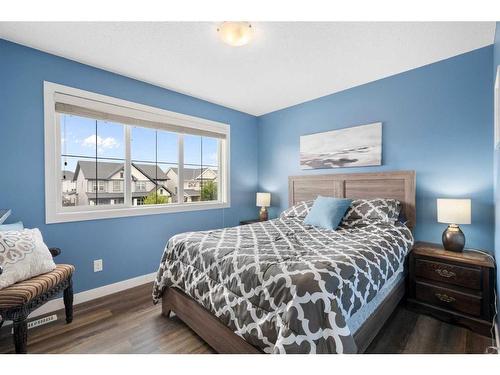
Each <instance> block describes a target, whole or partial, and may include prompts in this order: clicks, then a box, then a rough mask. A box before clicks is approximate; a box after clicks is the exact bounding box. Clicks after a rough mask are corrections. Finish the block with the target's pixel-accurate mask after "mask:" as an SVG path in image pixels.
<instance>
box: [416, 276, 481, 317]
mask: <svg viewBox="0 0 500 375" xmlns="http://www.w3.org/2000/svg"><path fill="white" fill-rule="evenodd" d="M416 298H417V300H418V301H422V302H426V303H429V304H431V305H435V306H440V307H443V308H445V309H448V310H454V311H459V312H462V313H465V314H468V315H472V316H481V300H482V298H481V297H480V296H477V295H473V294H466V293H461V292H458V291H456V290H452V289H448V288H442V287H439V286H437V285H433V284H427V283H424V282H418V281H417V288H416Z"/></svg>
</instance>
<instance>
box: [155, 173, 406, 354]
mask: <svg viewBox="0 0 500 375" xmlns="http://www.w3.org/2000/svg"><path fill="white" fill-rule="evenodd" d="M317 195H323V196H334V197H347V198H352V199H360V198H362V199H371V198H386V199H396V200H398V201H399V202H400V203H401V212H402V215H403V217H404V218H405V220H404V221H405V222H406V224H402V223H400V222H397V223H391V224H387V223H376V224H373V225H363V226H352V227H350V226H341V227H340V228H339V229H337V230H335V231H329V230H322V229H318V228H315V227H312V226H307V225H305V224H303V217H301V216H300V213H299V212H298V211H297V209H296V207H301V204H298V205H297V206H296V204H297V203H299V202H304V201H310V200H312V199H314V198H315V197H316V196H317ZM289 206H290V207H292V209H291V210H287V211H288V213H287V214H286V215H284V216H283V217H281V218H278V219H275V220H269V221H267V222H260V223H255V224H251V225H245V226H238V227H233V228H225V229H222V230H214V231H204V232H188V233H182V234H179V235H176V236H174V237H172V239H170V241H169V242H168V244H167V247H166V249H165V252H164V254H163V256H162V260H161V263H160V267H159V270H158V274H157V278H156V280H155V284H154V287H153V299H154V301H155V302H159V301H160V300H161V303H162V312H163V314H164V315H165V316H167V317H168V316H169V314H170V313H171V312H175V314H176V315H177V316H178V317H179V318H180V319H181V320H183V321H184V322H185V323H186V324H187V325H188V326H189V327H191V328H192V329H193V330H194V331H195V332H196V333H197V334H198V335H199V336H200V337H201V338H203V339H204V340H205V341H206V342H207V343H208V344H209V345H210V346H212V348H214V349H215V350H216V351H217V352H220V353H262V352H264V353H356V352H358V353H361V352H364V351H365V350H366V348H367V347H368V345H369V344H370V342H371V341H372V340H373V338H374V337H375V336H376V334H377V333H378V331H379V330H380V328H381V327H382V326H383V324H384V322H385V321H386V320H387V318H388V317H389V316H390V314H391V313H392V311H393V310H394V308H395V307H396V306H397V304H398V303H399V301H400V300H401V298H402V297H403V295H404V292H405V266H404V265H405V259H406V255H407V253H408V252H409V250H410V249H411V246H412V244H413V237H412V235H411V229H413V227H414V223H415V172H413V171H395V172H379V173H358V174H328V175H314V176H294V177H290V178H289Z"/></svg>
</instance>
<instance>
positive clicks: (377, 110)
mask: <svg viewBox="0 0 500 375" xmlns="http://www.w3.org/2000/svg"><path fill="white" fill-rule="evenodd" d="M492 62H493V47H491V46H489V47H485V48H482V49H478V50H475V51H472V52H469V53H466V54H463V55H460V56H456V57H453V58H450V59H447V60H444V61H440V62H437V63H434V64H431V65H428V66H424V67H421V68H418V69H414V70H411V71H408V72H405V73H401V74H398V75H395V76H391V77H389V78H385V79H381V80H379V81H375V82H371V83H368V84H365V85H362V86H358V87H355V88H352V89H349V90H345V91H343V92H339V93H335V94H332V95H329V96H325V97H322V98H319V99H316V100H313V101H310V102H307V103H303V104H299V105H296V106H293V107H290V108H286V109H283V110H280V111H277V112H273V113H270V114H267V115H264V116H262V117H260V118H259V185H260V189H261V190H264V191H270V192H272V193H273V195H272V202H273V206H274V207H273V210H272V214H273V215H276V214H277V212H278V211H279V210H282V209H283V208H285V207H286V205H287V202H288V191H287V177H288V176H289V175H296V174H316V173H318V174H319V173H336V172H339V173H340V172H370V171H371V172H374V171H379V170H397V169H413V170H416V172H417V226H416V231H415V236H416V238H417V239H418V240H429V241H433V242H440V241H441V233H442V231H443V230H444V228H445V225H444V224H438V223H437V222H436V198H438V197H470V198H471V199H472V210H473V214H472V225H464V226H463V230H464V232H465V234H466V236H467V245H468V246H472V247H478V248H482V249H485V250H488V251H493V244H494V234H493V233H494V224H493V221H494V209H493V174H492V170H493V158H492V152H491V150H492V147H493V127H492V123H493V100H492V92H493V84H492V70H493V66H492ZM339 74H340V73H339ZM378 121H381V122H383V130H382V132H383V152H382V157H383V165H382V166H381V167H365V168H348V169H346V168H343V169H329V170H325V169H323V170H315V171H302V170H301V169H300V167H299V137H300V136H301V135H303V134H310V133H316V132H322V131H328V130H333V129H337V128H344V127H348V126H353V125H361V124H367V123H372V122H378Z"/></svg>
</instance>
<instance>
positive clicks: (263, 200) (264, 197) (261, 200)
mask: <svg viewBox="0 0 500 375" xmlns="http://www.w3.org/2000/svg"><path fill="white" fill-rule="evenodd" d="M270 205H271V193H257V207H260V212H259V219H260V220H262V221H265V220H267V218H268V214H267V207H269V206H270Z"/></svg>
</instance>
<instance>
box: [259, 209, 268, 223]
mask: <svg viewBox="0 0 500 375" xmlns="http://www.w3.org/2000/svg"><path fill="white" fill-rule="evenodd" d="M259 219H260V221H266V220H267V219H268V214H267V209H266V208H265V207H261V209H260V211H259Z"/></svg>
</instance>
